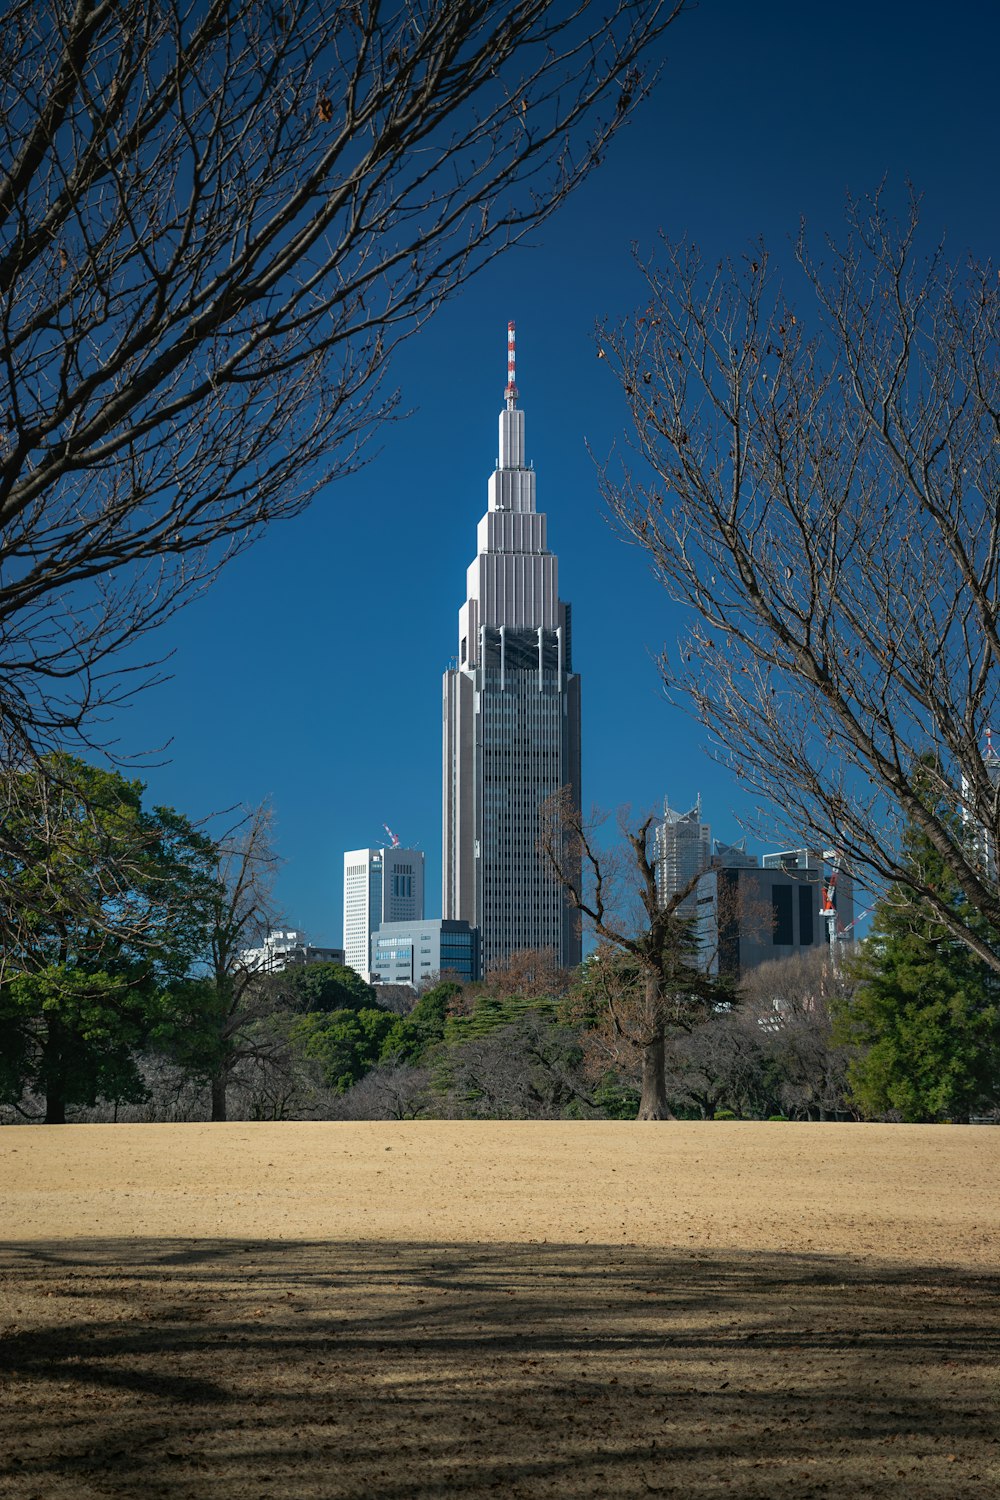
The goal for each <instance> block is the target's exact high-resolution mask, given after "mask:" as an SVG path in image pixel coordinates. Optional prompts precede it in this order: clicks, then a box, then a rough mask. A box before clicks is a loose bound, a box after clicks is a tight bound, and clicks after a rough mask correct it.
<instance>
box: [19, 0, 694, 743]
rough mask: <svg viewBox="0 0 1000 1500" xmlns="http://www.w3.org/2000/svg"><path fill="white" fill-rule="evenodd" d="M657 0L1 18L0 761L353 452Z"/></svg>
mask: <svg viewBox="0 0 1000 1500" xmlns="http://www.w3.org/2000/svg"><path fill="white" fill-rule="evenodd" d="M680 9H681V4H680V3H673V0H612V4H611V6H610V7H609V8H608V9H601V10H600V11H599V10H598V7H597V6H596V4H595V3H593V0H570V3H567V4H552V3H550V0H514V3H506V0H503V3H502V0H461V3H456V0H395V3H394V4H391V5H380V4H379V3H377V0H362V3H343V0H338V3H334V0H282V3H281V4H278V3H276V0H242V3H240V4H236V3H235V0H204V3H200V0H198V3H196V0H151V3H149V4H144V5H122V4H117V3H113V0H13V3H12V4H11V5H10V6H8V7H7V9H6V12H5V15H4V34H3V43H4V44H3V48H2V51H0V155H2V160H3V164H4V165H3V170H2V174H0V569H2V576H0V664H2V673H3V687H2V689H0V754H2V755H3V756H4V757H5V758H6V759H8V760H13V761H14V762H15V763H17V762H18V761H19V760H20V759H21V757H23V756H24V755H25V754H28V753H30V752H31V751H32V750H33V749H34V748H35V747H37V745H38V744H40V743H41V744H49V743H52V742H53V741H56V742H58V741H59V740H61V739H62V738H63V737H65V735H66V733H67V732H69V731H76V732H78V733H79V734H82V735H86V733H87V732H88V724H89V723H90V722H92V717H93V711H94V709H95V707H96V706H97V705H98V704H99V703H100V702H101V701H102V700H103V701H107V699H108V698H109V697H110V698H112V699H113V698H114V697H115V695H116V694H120V693H121V692H122V691H124V687H123V684H124V683H125V682H127V681H128V680H135V679H134V678H133V679H129V678H128V673H127V672H122V671H116V662H117V661H118V660H119V654H120V652H121V651H122V649H123V648H124V647H127V646H130V645H132V644H133V643H134V642H135V641H136V639H137V637H141V636H142V635H143V634H144V633H145V632H147V631H149V630H151V629H152V628H153V627H155V626H156V625H158V624H160V623H161V622H162V621H163V620H164V618H165V617H167V616H168V615H169V614H170V613H171V611H173V610H174V609H176V608H177V606H178V605H179V604H180V603H181V602H182V601H183V600H184V599H186V598H188V597H190V595H191V594H192V592H193V591H196V590H197V589H199V588H200V587H201V586H202V585H204V583H205V582H206V581H207V580H209V579H210V578H211V577H212V576H213V574H214V573H215V572H216V571H217V569H218V568H219V567H220V566H221V565H222V564H223V563H224V562H225V561H226V560H227V559H229V558H231V557H233V556H234V555H235V554H236V553H237V552H239V551H240V550H241V549H242V548H243V547H245V546H246V545H247V544H248V543H249V542H251V541H252V540H253V539H254V538H255V537H256V536H257V535H258V534H259V532H260V529H261V528H262V527H263V526H264V525H265V524H267V523H268V522H270V521H273V520H276V519H279V518H281V517H286V516H292V515H295V514H296V513H297V512H298V511H300V510H301V509H302V508H303V506H305V505H306V504H307V503H308V501H309V500H310V499H311V497H312V496H314V495H315V494H316V492H317V491H318V490H319V489H320V487H321V486H323V485H324V484H326V483H327V482H328V481H329V480H331V479H332V478H335V477H337V476H338V475H343V474H345V473H348V472H350V471H351V470H352V468H354V467H355V466H356V464H357V462H358V461H359V454H360V450H361V447H362V445H363V444H364V442H365V439H366V437H367V436H368V434H369V433H370V432H371V430H372V428H373V426H375V425H376V424H378V423H379V422H380V421H382V420H384V419H385V418H386V417H387V416H389V415H390V414H391V412H392V410H393V407H394V404H395V398H394V397H393V396H392V395H391V394H385V393H384V392H383V391H381V389H380V384H379V383H380V380H381V377H382V376H383V374H384V372H385V369H386V362H387V358H388V356H389V353H390V351H391V350H392V348H393V347H394V346H395V345H396V344H397V343H398V341H399V340H400V339H401V338H403V337H405V336H406V335H407V334H410V333H412V332H413V331H414V330H415V329H417V328H419V327H420V325H421V323H422V321H423V319H424V318H425V317H426V316H427V315H428V314H429V313H430V312H431V311H433V309H434V308H436V307H437V306H438V304H439V303H440V302H441V301H442V299H443V298H445V297H446V296H447V295H448V294H449V293H450V292H452V291H454V289H455V288H456V287H457V286H459V285H461V284H462V283H463V282H464V281H465V280H466V279H467V278H468V277H469V276H470V275H472V274H473V273H474V272H475V271H477V270H478V269H480V268H481V267H482V266H484V265H485V264H486V263H487V262H489V261H490V260H491V259H492V258H493V257H494V256H495V255H497V254H498V253H499V252H500V251H502V250H503V249H504V248H505V247H507V246H509V245H511V244H512V243H514V242H516V241H517V240H519V239H520V238H521V237H522V236H523V235H524V234H525V233H527V232H528V231H529V230H531V229H532V228H534V227H535V226H537V225H538V224H539V223H540V222H541V221H542V220H544V219H545V217H546V216H547V215H548V214H549V213H551V212H552V211H553V209H554V208H555V207H556V206H557V205H558V204H559V203H560V202H561V201H562V200H563V199H564V198H565V196H566V194H567V193H569V192H570V191H571V190H572V189H573V188H574V187H575V186H576V185H577V184H578V183H579V182H580V181H581V179H582V178H583V177H584V176H585V175H586V174H587V172H588V171H589V170H590V169H591V167H592V166H593V165H594V164H595V163H596V162H597V161H598V160H599V158H600V155H601V153H602V152H603V150H604V149H605V146H606V144H607V142H608V140H609V139H610V137H611V136H612V135H613V134H614V132H615V131H616V130H617V129H618V127H619V125H620V124H621V123H622V122H623V121H624V120H625V119H626V118H627V117H628V116H629V114H630V113H631V111H632V109H633V107H634V106H635V104H636V102H637V101H638V100H639V99H640V98H641V97H642V96H643V95H644V94H645V93H646V92H647V90H648V88H649V86H650V84H651V82H652V79H653V77H655V74H656V72H657V71H658V62H657V59H656V56H655V53H656V49H657V44H658V42H659V41H660V39H661V37H662V35H663V33H664V31H665V29H666V27H667V26H668V25H669V24H670V23H671V21H672V20H673V19H674V18H675V17H676V15H677V14H678V12H679V11H680ZM651 59H652V66H651V68H650V67H647V65H648V64H649V63H650V60H651ZM128 668H129V670H130V671H132V672H136V671H139V674H140V676H142V675H143V672H148V671H153V670H154V669H153V668H152V667H148V668H146V669H137V668H136V666H135V656H134V654H133V653H129V658H128Z"/></svg>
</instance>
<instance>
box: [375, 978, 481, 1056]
mask: <svg viewBox="0 0 1000 1500" xmlns="http://www.w3.org/2000/svg"><path fill="white" fill-rule="evenodd" d="M461 993H462V986H461V985H460V984H456V983H455V981H454V980H450V979H449V980H445V981H444V982H443V983H442V984H437V985H435V986H434V988H433V989H430V990H428V991H427V992H426V994H423V995H421V997H420V999H419V1000H418V1001H417V1003H416V1005H415V1006H414V1007H413V1009H412V1010H411V1011H410V1013H409V1015H406V1016H400V1017H399V1018H398V1019H397V1021H396V1023H395V1025H394V1026H393V1027H392V1029H391V1031H389V1033H388V1034H387V1036H386V1038H385V1041H384V1043H383V1044H382V1061H383V1062H398V1063H419V1062H422V1061H423V1060H424V1058H425V1057H426V1056H427V1054H428V1053H429V1052H431V1051H432V1050H433V1049H434V1048H435V1047H437V1046H439V1045H440V1043H441V1042H442V1041H443V1040H444V1035H445V1027H446V1025H447V1023H448V1015H449V1005H450V1003H451V1001H452V1000H454V998H455V996H456V995H460V994H461Z"/></svg>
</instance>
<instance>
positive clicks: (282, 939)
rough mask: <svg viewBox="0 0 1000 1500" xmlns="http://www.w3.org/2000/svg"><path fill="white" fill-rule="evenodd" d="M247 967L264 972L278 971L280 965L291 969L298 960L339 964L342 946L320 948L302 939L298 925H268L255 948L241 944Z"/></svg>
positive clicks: (342, 958)
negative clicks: (259, 944) (269, 927)
mask: <svg viewBox="0 0 1000 1500" xmlns="http://www.w3.org/2000/svg"><path fill="white" fill-rule="evenodd" d="M240 958H241V960H242V962H243V965H244V967H245V968H247V969H259V970H260V971H261V973H264V974H280V973H281V971H282V970H283V969H292V968H297V967H299V966H301V965H302V964H342V963H343V962H344V950H343V948H320V947H318V946H317V945H316V944H315V943H310V942H307V941H306V935H305V933H304V932H303V931H302V929H301V928H299V927H282V928H274V929H272V930H271V931H270V932H269V933H268V934H267V936H266V937H265V939H264V941H263V943H262V944H261V946H260V947H259V948H244V950H243V952H242V953H241V954H240Z"/></svg>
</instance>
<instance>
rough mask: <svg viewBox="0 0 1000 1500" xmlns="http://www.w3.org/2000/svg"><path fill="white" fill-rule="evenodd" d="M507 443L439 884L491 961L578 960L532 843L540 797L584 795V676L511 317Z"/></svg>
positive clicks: (449, 682) (503, 437) (485, 528)
mask: <svg viewBox="0 0 1000 1500" xmlns="http://www.w3.org/2000/svg"><path fill="white" fill-rule="evenodd" d="M504 402H505V404H504V409H503V410H502V411H501V413H500V421H499V429H500V444H499V447H500V451H499V457H498V460H497V466H496V469H495V470H494V472H493V474H492V476H491V477H490V480H489V485H488V495H487V510H486V514H485V515H484V516H483V518H482V520H481V521H480V523H479V531H478V545H477V549H476V557H475V560H474V561H473V562H472V564H471V565H470V567H469V570H468V576H467V592H466V601H465V603H464V604H463V605H462V608H461V610H460V611H459V625H458V658H457V665H456V666H455V667H454V668H452V669H451V670H450V671H448V672H446V673H445V677H444V725H443V728H444V745H443V772H444V776H443V782H444V785H443V793H444V796H443V827H442V845H443V882H442V883H443V891H442V911H443V914H444V917H445V918H446V919H449V920H455V921H465V922H467V923H468V924H469V926H470V927H478V929H479V933H480V944H481V963H482V968H483V972H484V973H488V972H489V970H490V968H491V966H492V965H493V964H495V963H497V962H499V961H502V960H503V959H505V958H507V957H508V955H509V954H511V953H513V952H516V951H518V950H519V949H524V948H543V949H549V950H552V951H554V952H555V953H556V955H557V956H558V961H559V963H561V964H565V965H572V964H576V963H579V961H580V930H579V921H578V918H577V916H576V914H575V913H574V912H572V911H571V910H570V908H569V905H568V903H567V901H566V899H565V896H564V893H563V891H562V888H561V886H560V885H559V884H558V883H557V882H556V881H555V880H554V878H553V877H552V875H551V874H550V872H549V870H548V869H547V867H546V865H545V863H544V861H543V860H542V859H541V858H540V856H539V853H538V836H539V808H540V806H541V803H542V802H543V800H544V799H545V798H546V797H548V796H550V795H551V794H552V793H554V792H557V791H559V790H560V788H562V787H564V786H570V787H572V791H573V796H574V797H575V799H576V801H577V803H578V804H579V798H580V679H579V677H578V676H577V675H576V674H575V673H574V671H573V651H572V645H573V642H572V630H571V616H570V607H569V605H568V604H565V603H564V602H563V601H562V600H561V599H560V598H559V582H558V562H557V559H556V557H555V555H554V554H553V553H552V552H550V551H549V549H548V546H547V542H546V524H545V516H544V515H540V514H539V513H538V512H537V511H536V510H535V471H534V469H533V468H531V467H529V466H528V464H527V463H526V461H525V447H524V412H523V411H521V410H520V409H519V408H518V405H517V386H516V384H515V375H514V325H513V324H512V323H511V324H509V325H508V366H507V387H506V390H505V392H504Z"/></svg>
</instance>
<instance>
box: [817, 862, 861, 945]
mask: <svg viewBox="0 0 1000 1500" xmlns="http://www.w3.org/2000/svg"><path fill="white" fill-rule="evenodd" d="M823 859H824V861H825V862H826V863H827V864H828V865H829V866H830V875H829V878H828V879H825V880H824V881H823V896H822V900H821V901H820V907H819V914H820V916H821V917H822V918H823V920H824V921H825V922H826V940H827V942H828V943H829V945H830V952H831V953H833V950H834V948H835V946H836V943H837V939H838V933H837V876H838V875H839V874H840V870H841V866H842V865H843V863H844V856H843V854H842V853H841V851H840V850H839V849H825V850H824V851H823ZM853 925H854V923H853V922H852V923H851V926H852V927H853Z"/></svg>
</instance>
